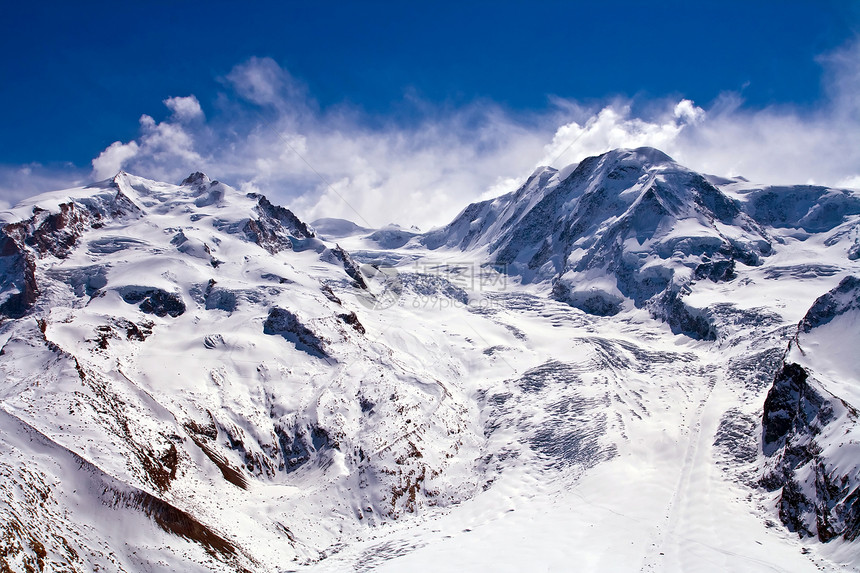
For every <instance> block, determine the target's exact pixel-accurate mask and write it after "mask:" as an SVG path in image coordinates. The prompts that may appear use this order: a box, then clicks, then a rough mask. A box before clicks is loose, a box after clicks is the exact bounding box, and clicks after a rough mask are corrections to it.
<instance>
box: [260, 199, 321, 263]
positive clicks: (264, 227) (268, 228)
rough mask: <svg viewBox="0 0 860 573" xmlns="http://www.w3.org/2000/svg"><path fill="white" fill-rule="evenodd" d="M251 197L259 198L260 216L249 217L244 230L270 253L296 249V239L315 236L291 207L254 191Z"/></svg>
mask: <svg viewBox="0 0 860 573" xmlns="http://www.w3.org/2000/svg"><path fill="white" fill-rule="evenodd" d="M249 197H250V198H252V199H257V213H258V214H259V218H258V219H249V220H248V221H247V222H246V223H245V226H244V228H243V230H244V232H245V234H246V235H247V237H248V239H249V240H251V241H253V242H255V243H257V244H258V245H260V246H261V247H263V248H264V249H266V250H267V251H269V252H270V253H272V254H274V253H277V252H280V251H283V250H287V249H294V248H295V245H294V244H293V240H294V239H311V238H314V237H315V235H314V232H313V231H312V230H311V229H310V228H309V227H308V226H307V225H306V224H305V223H304V222H302V221H301V220H300V219H299V218H298V217H296V216H295V215H294V214H293V212H292V211H290V210H289V209H285V208H283V207H280V206H278V205H273V204H272V203H270V202H269V200H268V199H266V198H265V197H264V196H262V195H256V194H253V193H252V194H249ZM296 250H301V249H296Z"/></svg>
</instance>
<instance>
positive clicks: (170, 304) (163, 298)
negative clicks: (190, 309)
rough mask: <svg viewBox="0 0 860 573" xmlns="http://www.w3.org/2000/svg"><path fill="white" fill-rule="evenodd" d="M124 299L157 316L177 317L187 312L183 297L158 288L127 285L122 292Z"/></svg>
mask: <svg viewBox="0 0 860 573" xmlns="http://www.w3.org/2000/svg"><path fill="white" fill-rule="evenodd" d="M121 296H122V299H123V300H124V301H125V302H127V303H129V304H138V303H139V308H140V310H142V311H143V312H145V313H147V314H154V315H155V316H168V315H170V316H172V317H173V318H176V317H177V316H180V315H181V314H182V313H184V312H185V303H184V302H182V297H180V296H179V295H177V294H175V293H169V292H166V291H164V290H161V289H158V288H146V287H140V288H134V287H127V288H125V289H123V291H122V293H121Z"/></svg>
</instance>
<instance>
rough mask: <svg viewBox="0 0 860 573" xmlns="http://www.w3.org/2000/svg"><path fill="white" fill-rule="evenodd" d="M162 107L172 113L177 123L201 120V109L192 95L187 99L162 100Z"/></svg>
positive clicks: (172, 98)
mask: <svg viewBox="0 0 860 573" xmlns="http://www.w3.org/2000/svg"><path fill="white" fill-rule="evenodd" d="M164 105H166V106H167V108H168V109H169V110H170V111H172V112H173V117H174V118H175V119H176V120H177V121H193V120H195V119H203V118H204V115H203V108H201V107H200V102H199V101H197V98H196V97H194V96H193V95H190V96H187V97H169V98H167V99H166V100H164Z"/></svg>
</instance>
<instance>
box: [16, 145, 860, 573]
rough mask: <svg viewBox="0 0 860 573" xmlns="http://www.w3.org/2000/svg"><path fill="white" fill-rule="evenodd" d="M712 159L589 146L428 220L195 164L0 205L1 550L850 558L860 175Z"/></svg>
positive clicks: (355, 566)
mask: <svg viewBox="0 0 860 573" xmlns="http://www.w3.org/2000/svg"><path fill="white" fill-rule="evenodd" d="M565 173H570V174H569V175H564V174H565ZM711 181H715V183H711V182H709V180H708V179H707V178H705V177H704V176H701V175H699V174H695V173H693V172H691V171H689V170H687V169H685V168H683V167H682V166H679V165H678V164H676V163H675V162H673V161H672V160H671V159H669V158H668V157H667V156H665V155H664V154H662V153H660V152H659V151H656V150H650V149H639V150H617V151H615V152H610V153H609V154H605V155H604V156H600V157H597V158H590V159H587V160H585V161H583V162H582V163H581V164H580V165H579V166H578V167H577V168H576V169H574V170H565V171H563V172H561V174H560V173H559V172H555V171H554V170H551V169H541V170H538V171H537V172H536V173H535V174H534V175H533V176H532V177H531V178H530V179H529V181H528V182H527V183H526V184H525V185H524V186H523V187H522V188H521V189H519V190H518V191H516V192H514V193H511V194H509V195H505V196H503V197H500V198H498V199H496V200H492V201H488V202H485V203H481V204H477V205H475V206H471V207H469V208H467V209H466V210H465V211H464V212H463V214H461V215H460V216H459V217H458V218H457V219H456V220H455V221H454V222H452V223H451V225H449V226H447V227H445V228H443V229H440V230H436V231H432V232H430V233H427V234H424V235H417V234H416V233H414V232H412V231H406V230H402V229H397V228H394V227H390V228H387V229H383V230H378V231H376V232H370V231H367V233H365V230H359V231H357V230H356V229H353V228H352V227H351V226H350V225H348V224H347V223H344V222H342V221H322V224H318V225H317V228H316V229H314V228H312V226H309V225H306V224H304V223H303V222H302V221H301V220H300V219H298V218H297V217H296V216H295V215H294V214H293V213H292V212H290V211H289V210H287V209H284V208H282V207H278V206H275V205H272V204H271V203H270V202H269V201H268V200H266V199H265V198H264V197H261V196H257V195H244V194H242V193H239V192H238V191H236V190H234V189H232V188H230V187H229V186H227V185H224V184H222V183H218V182H213V181H210V180H209V179H208V178H207V177H206V176H205V175H202V174H193V175H192V176H190V177H189V178H188V179H186V180H185V181H184V182H183V183H182V184H181V185H172V184H167V183H159V182H155V181H149V180H146V179H142V178H139V177H135V176H132V175H129V174H124V173H121V174H119V175H117V176H116V177H115V178H113V179H111V180H108V181H105V182H101V183H98V184H95V185H93V186H91V187H88V188H80V189H73V190H66V191H61V192H57V193H52V194H47V195H43V196H39V197H35V198H32V199H30V200H28V201H26V202H24V203H22V204H21V205H19V206H16V207H15V208H14V209H13V210H10V211H8V212H4V213H2V214H0V218H2V221H3V227H2V230H3V234H2V236H0V241H2V242H0V314H2V318H0V348H2V351H0V372H2V379H3V380H4V384H3V385H2V387H0V428H2V432H0V475H2V476H3V478H2V480H0V499H2V500H3V501H2V503H0V515H2V520H0V528H2V531H0V540H2V541H0V560H2V561H0V562H2V563H3V564H4V565H8V567H9V569H11V570H13V571H19V570H20V571H24V570H28V568H31V569H34V570H39V569H40V568H42V567H44V569H45V570H72V571H90V570H94V569H96V568H101V569H108V570H118V571H123V570H124V571H139V570H149V571H175V570H189V571H210V570H215V571H217V570H223V571H235V570H248V571H288V570H312V571H369V570H380V571H404V570H451V569H457V570H465V571H522V570H538V571H542V570H547V571H573V570H576V571H582V570H589V571H606V570H640V571H648V570H655V571H656V570H661V571H662V570H667V571H696V570H707V571H713V570H740V571H772V570H778V571H785V570H790V571H807V570H809V571H812V570H818V571H820V570H825V571H838V570H856V569H858V568H860V560H858V557H857V555H858V551H857V549H856V548H857V545H856V543H857V542H856V539H855V538H853V537H852V536H851V535H846V534H845V533H846V531H850V530H851V527H850V525H851V521H850V520H851V519H853V518H852V517H851V516H852V515H854V514H852V513H850V511H853V510H850V508H851V507H854V506H852V505H850V502H851V499H852V498H851V496H852V495H854V496H855V497H856V491H857V490H856V484H857V481H856V480H857V479H858V478H857V476H858V474H857V472H858V467H859V466H860V464H858V461H857V460H858V459H860V458H857V455H856V452H855V449H856V443H855V442H856V439H855V438H854V437H853V433H852V432H854V431H855V428H856V425H855V423H854V420H855V418H856V413H854V412H856V409H855V408H856V406H857V402H856V400H857V393H856V388H857V387H858V380H857V371H858V369H857V368H856V366H857V365H856V364H855V360H854V353H852V352H851V349H852V348H854V347H856V340H857V335H858V331H857V327H856V325H857V317H856V316H855V315H856V313H857V312H858V310H857V309H858V307H857V304H855V303H856V296H855V295H856V293H855V292H854V290H853V289H854V287H853V286H852V285H854V282H852V280H856V279H850V278H846V277H850V276H860V268H858V267H860V262H858V260H857V256H855V254H856V253H855V251H856V245H857V244H858V237H860V235H858V230H860V216H858V210H857V208H856V205H857V196H856V194H852V193H851V192H845V191H839V190H828V189H821V188H809V187H798V188H785V189H783V188H767V187H761V186H756V185H753V184H750V183H748V182H741V181H735V180H730V181H716V180H714V179H711ZM785 194H793V195H791V196H792V197H799V198H800V199H790V200H786V199H785V197H786V195H785ZM800 200H802V201H805V203H803V204H799V203H798V201H800ZM374 235H375V236H374ZM335 236H338V237H339V238H338V240H339V241H340V240H342V245H343V246H344V247H347V248H348V250H349V251H350V252H349V253H348V252H347V251H345V250H344V249H342V248H341V247H340V246H338V245H337V244H335V243H332V242H330V241H329V240H328V239H327V237H332V238H334V237H335ZM544 247H546V248H544ZM532 261H537V263H539V264H531V263H532ZM583 289H585V290H583ZM577 292H587V293H597V295H595V296H596V298H595V300H592V302H587V301H588V300H589V298H591V295H589V296H586V297H581V296H578V295H577V294H576V293H577ZM827 293H830V294H827ZM601 302H602V303H607V304H609V305H610V306H612V308H611V309H610V310H611V312H598V311H600V310H601V308H599V307H600V306H601V305H600V304H597V303H601ZM582 307H586V310H588V311H589V312H585V311H584V310H583V308H582ZM810 309H812V310H810ZM685 316H686V317H687V318H686V319H685V318H684V317H685ZM697 318H698V319H700V320H697ZM685 320H687V321H688V322H685ZM690 320H692V322H689V321H690ZM798 324H800V327H798ZM685 325H686V326H685ZM690 325H692V326H693V327H695V328H693V327H690ZM684 332H686V334H684ZM787 348H789V350H788V352H786V349H787ZM790 364H797V365H798V368H801V369H802V370H803V371H804V372H806V373H807V376H806V378H805V380H804V383H805V384H807V386H808V387H809V389H810V391H809V392H807V391H806V390H805V389H802V391H801V394H803V396H804V397H805V398H806V399H807V400H806V401H805V402H802V403H801V402H798V401H797V400H795V401H794V402H791V400H792V399H793V398H792V397H793V396H794V397H796V396H795V394H796V393H795V394H792V392H793V390H792V388H797V387H799V385H798V384H795V383H794V382H792V381H797V380H799V378H797V377H794V378H792V377H791V376H786V375H785V374H786V367H787V366H788V365H790ZM792 384H794V385H792ZM783 388H788V389H789V390H788V392H783V391H782V389H783ZM797 395H800V394H797ZM784 404H790V405H791V407H792V408H794V407H795V406H798V405H799V409H797V408H795V409H794V410H792V409H791V408H790V407H789V406H784ZM828 404H829V405H830V406H829V407H830V411H831V413H832V415H829V417H827V419H826V420H825V416H819V414H820V413H821V411H822V408H823V409H824V411H827V408H826V407H825V406H826V405H828ZM807 405H814V406H815V407H816V408H817V409H816V410H815V416H813V417H812V418H809V417H803V416H800V415H799V414H797V412H801V411H802V412H804V413H807V409H806V407H807ZM783 411H785V412H789V411H790V412H793V414H792V416H793V417H792V420H796V423H795V422H792V424H789V425H788V426H786V425H785V424H784V423H783V424H782V425H780V423H778V422H777V423H776V425H775V426H774V425H773V424H772V422H773V421H774V420H779V419H782V418H780V416H781V414H780V415H777V413H778V412H783ZM810 411H811V410H810ZM816 416H819V417H817V418H816ZM816 419H817V420H818V421H817V422H816V421H815V420H816ZM816 424H817V425H816ZM815 428H818V433H814V432H815V431H816V430H815ZM846 431H847V432H848V434H846V433H845V432H846ZM813 442H814V443H815V444H817V445H816V446H815V447H809V444H811V443H813ZM795 446H796V447H795ZM803 456H807V457H808V459H802V457H803ZM798 462H803V463H798ZM818 467H821V468H825V470H826V471H824V472H823V473H822V472H821V471H818V470H816V468H818ZM775 476H776V477H775ZM816 476H818V477H816ZM821 476H827V480H829V481H826V480H824V479H823V478H822V477H821ZM843 476H847V477H846V479H845V480H843V479H842V478H843ZM816 479H817V480H818V481H817V482H816ZM837 481H838V483H837ZM816 483H819V484H825V485H826V484H831V485H833V484H836V485H838V488H834V487H831V488H829V489H828V487H824V488H823V489H822V488H821V487H817V486H816ZM836 489H838V490H839V491H838V495H837V492H836ZM831 490H832V491H833V495H830V496H829V497H828V496H827V495H823V496H822V495H819V492H821V491H824V492H829V491H831ZM796 492H800V493H801V494H802V497H801V496H798V495H795V493H796ZM828 495H829V494H828ZM804 500H806V501H804ZM845 500H847V502H846V501H845ZM831 502H833V503H832V504H831V505H830V506H828V504H829V503H831ZM839 503H841V505H839V507H840V508H848V509H839V510H838V511H835V512H831V513H828V511H829V510H830V509H832V508H833V507H835V506H836V505H838V504H839ZM786 508H787V509H786ZM816 508H818V509H816ZM819 510H820V511H819ZM819 516H826V517H827V519H829V521H828V523H831V524H836V525H839V524H847V526H846V527H845V528H842V529H839V532H838V534H836V535H829V534H828V533H827V532H828V531H831V529H832V531H834V532H835V531H836V529H837V528H835V527H833V528H831V529H827V528H826V527H824V528H822V527H819V522H818V521H816V520H818V519H820V518H819ZM845 516H848V517H847V518H846V517H845ZM840 520H841V521H840ZM781 522H782V523H781ZM800 526H802V527H800ZM839 527H842V525H839ZM822 532H824V533H825V534H824V535H822Z"/></svg>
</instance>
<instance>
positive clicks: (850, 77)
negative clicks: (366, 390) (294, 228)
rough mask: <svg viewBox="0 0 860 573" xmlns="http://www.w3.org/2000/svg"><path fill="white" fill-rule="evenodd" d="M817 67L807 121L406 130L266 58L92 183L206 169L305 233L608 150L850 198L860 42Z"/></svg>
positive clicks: (738, 110)
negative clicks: (256, 195) (336, 99)
mask: <svg viewBox="0 0 860 573" xmlns="http://www.w3.org/2000/svg"><path fill="white" fill-rule="evenodd" d="M820 61H821V63H822V66H823V67H824V68H823V71H824V73H823V81H824V82H825V88H826V89H825V91H826V93H827V98H826V99H825V100H823V101H822V102H820V105H819V106H818V108H817V109H816V110H813V111H801V110H797V109H794V108H791V107H770V108H764V109H749V108H747V107H745V105H744V102H743V100H742V98H741V97H740V96H739V95H738V94H736V93H731V92H727V93H725V94H722V95H721V96H720V97H719V98H717V100H716V101H715V102H713V103H712V104H710V105H709V106H707V109H703V107H701V106H699V105H696V104H695V103H694V102H692V101H690V100H688V99H680V98H679V99H674V100H669V99H666V100H663V101H658V102H654V101H648V102H641V101H636V100H614V101H610V102H608V103H606V104H604V105H603V106H602V107H597V108H587V107H584V106H582V105H581V104H579V103H578V102H575V101H570V100H562V99H558V98H556V99H554V100H551V105H550V106H549V108H548V109H547V110H545V111H544V112H542V113H534V114H529V115H516V114H513V113H511V112H508V111H506V110H505V109H503V108H501V107H500V106H498V105H496V104H494V103H493V102H487V101H477V102H474V103H472V104H469V105H465V106H461V107H459V108H453V109H451V108H449V107H446V106H436V105H433V104H428V103H426V102H423V101H421V100H420V99H418V98H416V97H415V96H413V95H410V96H409V97H407V98H405V101H404V104H403V105H406V106H412V110H411V111H412V113H413V121H412V122H410V123H409V124H407V125H402V124H397V123H396V122H392V121H379V119H380V118H376V117H368V116H367V115H366V114H363V113H362V112H361V111H360V110H357V109H355V108H352V107H350V106H347V105H341V106H335V107H332V108H329V109H320V108H319V106H318V105H317V103H316V102H315V101H314V100H313V99H311V97H310V96H309V95H308V93H307V89H306V87H305V86H304V85H303V84H302V83H301V82H299V81H297V80H296V79H295V78H294V77H292V76H291V75H290V74H289V72H287V71H286V70H284V69H282V68H280V67H279V66H278V65H277V63H276V62H274V60H271V59H269V58H252V59H250V60H248V61H246V62H244V63H242V64H240V65H237V66H236V67H235V68H234V69H233V70H232V71H231V72H230V73H229V74H227V76H225V78H223V79H222V84H223V85H224V86H225V91H224V93H222V94H220V95H219V97H218V98H217V104H216V106H215V107H216V110H215V111H216V112H217V113H216V114H215V115H214V116H212V117H211V118H204V116H203V112H202V109H201V108H200V104H199V102H198V101H197V98H196V97H194V96H193V95H192V96H187V97H183V98H175V97H174V98H168V99H167V100H165V102H164V103H165V105H166V106H167V107H168V108H169V109H170V110H171V111H172V112H173V114H172V116H171V117H170V118H168V119H167V120H165V121H163V122H160V123H158V122H156V121H155V120H154V119H153V118H151V117H150V116H148V115H144V116H142V117H141V120H140V126H141V127H140V135H139V136H138V137H137V138H136V139H135V140H134V141H130V142H127V143H122V142H115V143H113V144H112V145H111V146H109V147H108V148H107V149H105V150H104V151H103V152H102V153H101V154H100V155H99V156H98V157H97V158H96V159H95V160H93V176H94V178H104V177H107V176H110V175H113V173H115V172H116V171H117V170H119V169H120V168H122V169H126V170H128V171H131V172H133V173H138V174H140V175H143V176H146V177H152V178H156V179H163V180H170V181H178V180H180V179H182V178H183V177H184V176H185V175H187V174H188V173H190V172H191V171H195V170H203V171H206V172H207V173H208V174H209V175H210V176H211V177H213V178H218V179H221V180H224V181H227V182H229V183H231V184H233V185H235V186H237V187H240V188H242V189H248V190H251V189H253V190H257V191H261V192H263V193H266V194H267V195H269V196H270V197H271V198H272V200H274V201H277V202H280V203H282V204H285V205H287V206H290V207H291V208H293V209H294V210H296V211H297V213H298V214H299V216H301V217H303V218H305V219H307V220H313V219H315V218H317V217H323V216H328V217H345V218H349V219H353V220H355V221H357V222H359V223H362V224H369V225H373V226H379V225H383V224H386V223H389V222H397V223H400V224H403V225H412V224H417V225H419V226H421V227H422V228H427V227H429V226H432V225H437V224H444V223H446V222H447V221H449V220H450V219H451V218H452V217H453V216H454V215H455V214H456V213H457V212H458V211H460V210H461V209H462V208H464V207H465V206H466V205H467V204H468V203H469V202H471V201H475V200H478V199H483V198H487V197H490V196H494V195H497V194H501V193H503V192H506V191H510V190H513V189H514V188H516V186H517V185H518V184H519V183H520V182H521V181H522V180H523V179H524V178H525V177H526V176H528V175H529V174H530V173H531V171H532V170H533V169H534V167H535V166H536V165H541V164H551V165H553V166H555V167H558V168H561V167H564V166H565V165H568V164H570V163H574V162H578V161H581V160H582V159H583V158H584V157H587V156H589V155H595V154H599V153H602V152H604V151H607V150H609V149H613V148H616V147H639V146H644V145H648V146H653V147H657V148H660V149H662V150H663V151H665V152H666V153H668V154H669V155H671V156H673V157H674V158H675V159H676V160H678V161H679V162H681V163H682V164H685V165H687V166H689V167H691V168H693V169H696V170H699V171H703V172H706V173H713V174H717V175H728V176H734V175H744V176H745V177H747V178H749V179H751V180H753V181H759V182H763V183H801V182H807V181H810V180H811V181H815V182H817V183H821V184H828V185H839V184H841V185H848V184H852V185H856V184H857V182H858V181H860V104H858V99H857V98H856V95H855V94H856V93H858V90H860V41H857V42H854V43H852V44H850V45H847V46H846V47H844V48H843V49H842V50H839V51H836V52H834V53H832V54H829V55H827V56H824V57H822V58H821V60H820ZM642 108H645V109H647V110H648V112H647V113H643V112H641V111H639V110H640V109H642ZM192 120H193V121H192ZM380 125H381V127H380Z"/></svg>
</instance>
